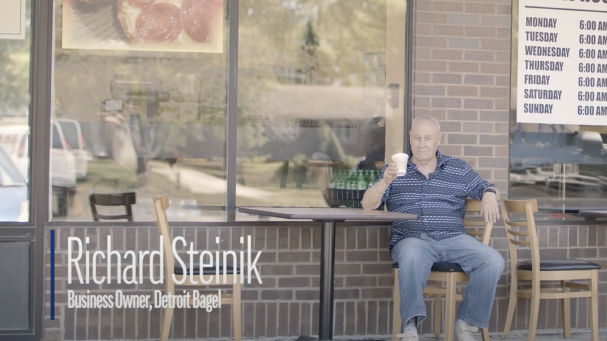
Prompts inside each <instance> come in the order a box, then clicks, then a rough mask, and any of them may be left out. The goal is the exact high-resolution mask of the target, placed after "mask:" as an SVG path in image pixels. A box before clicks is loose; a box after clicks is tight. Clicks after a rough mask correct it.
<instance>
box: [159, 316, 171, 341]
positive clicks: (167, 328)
mask: <svg viewBox="0 0 607 341" xmlns="http://www.w3.org/2000/svg"><path fill="white" fill-rule="evenodd" d="M172 321H173V308H165V309H163V310H162V329H160V341H167V340H168V339H169V333H170V332H171V322H172Z"/></svg>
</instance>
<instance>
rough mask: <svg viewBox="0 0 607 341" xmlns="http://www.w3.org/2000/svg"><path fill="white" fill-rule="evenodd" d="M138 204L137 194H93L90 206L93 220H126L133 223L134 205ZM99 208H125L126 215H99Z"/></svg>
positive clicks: (90, 198) (90, 196)
mask: <svg viewBox="0 0 607 341" xmlns="http://www.w3.org/2000/svg"><path fill="white" fill-rule="evenodd" d="M136 202H137V196H136V194H135V192H126V193H91V195H89V204H90V205H91V213H92V214H93V220H95V221H100V220H120V219H126V220H128V221H130V222H132V221H133V209H132V207H131V206H132V205H134V204H135V203H136ZM97 206H124V209H125V212H124V213H117V214H106V213H103V214H102V213H99V211H98V210H97Z"/></svg>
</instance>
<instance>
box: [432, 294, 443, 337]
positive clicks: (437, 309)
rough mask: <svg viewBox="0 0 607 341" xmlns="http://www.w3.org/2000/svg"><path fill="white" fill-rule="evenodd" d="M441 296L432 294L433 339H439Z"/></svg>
mask: <svg viewBox="0 0 607 341" xmlns="http://www.w3.org/2000/svg"><path fill="white" fill-rule="evenodd" d="M441 309H442V307H441V297H440V296H434V339H435V340H437V341H438V340H440V318H441Z"/></svg>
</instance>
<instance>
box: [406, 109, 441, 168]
mask: <svg viewBox="0 0 607 341" xmlns="http://www.w3.org/2000/svg"><path fill="white" fill-rule="evenodd" d="M409 136H410V137H409V142H410V143H411V151H412V152H413V157H414V158H415V160H417V161H427V160H430V159H432V158H433V157H434V155H435V154H436V151H437V150H438V145H439V144H440V140H441V139H440V133H439V132H438V129H437V128H436V126H435V125H434V123H433V122H432V121H430V120H425V119H420V120H417V121H415V123H414V124H413V126H412V127H411V132H410V135H409Z"/></svg>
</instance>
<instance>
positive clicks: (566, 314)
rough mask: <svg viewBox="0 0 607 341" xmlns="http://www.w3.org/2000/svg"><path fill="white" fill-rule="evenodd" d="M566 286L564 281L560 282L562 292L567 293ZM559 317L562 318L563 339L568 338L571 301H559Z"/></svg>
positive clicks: (565, 299) (566, 299) (567, 299)
mask: <svg viewBox="0 0 607 341" xmlns="http://www.w3.org/2000/svg"><path fill="white" fill-rule="evenodd" d="M566 285H567V282H566V281H561V286H562V288H563V292H567V291H569V288H567V287H566ZM561 315H562V317H563V337H564V338H568V337H570V336H571V299H569V298H563V299H562V300H561Z"/></svg>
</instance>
